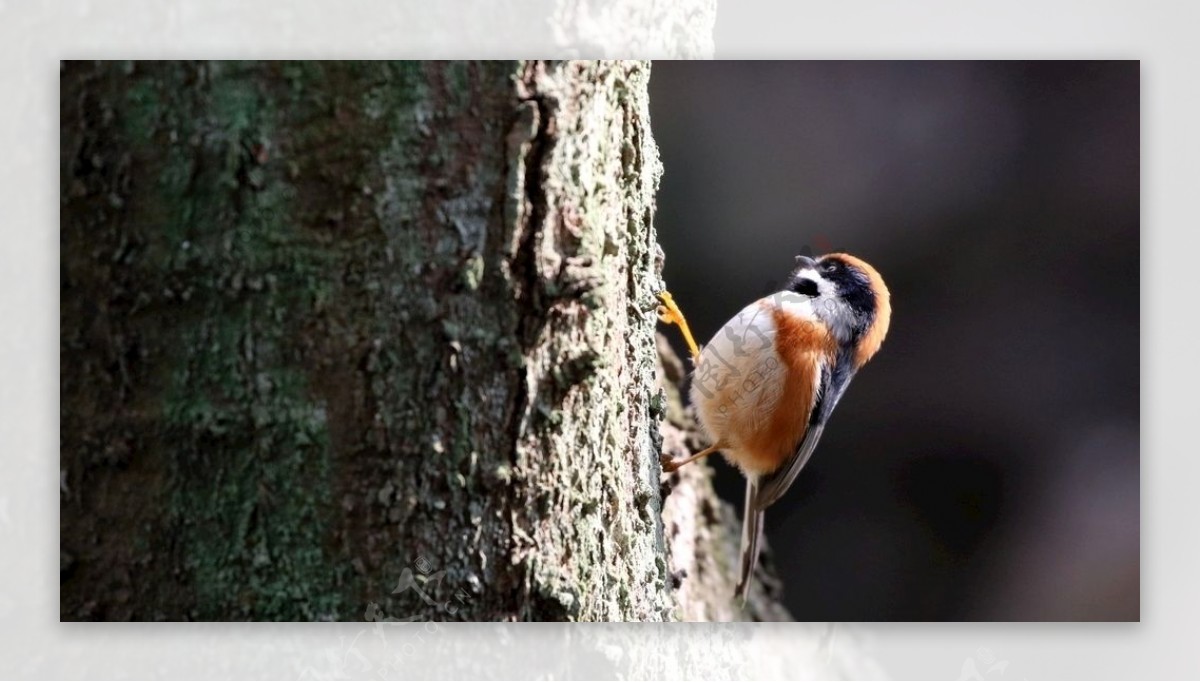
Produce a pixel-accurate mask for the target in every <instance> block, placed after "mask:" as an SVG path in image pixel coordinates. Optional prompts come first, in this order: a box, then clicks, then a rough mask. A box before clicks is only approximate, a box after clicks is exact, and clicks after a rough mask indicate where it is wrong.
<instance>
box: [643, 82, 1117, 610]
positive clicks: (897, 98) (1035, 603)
mask: <svg viewBox="0 0 1200 682" xmlns="http://www.w3.org/2000/svg"><path fill="white" fill-rule="evenodd" d="M651 115H652V123H653V129H654V136H655V138H656V140H657V141H658V145H659V148H660V150H661V155H662V160H663V164H664V166H665V175H664V177H663V180H662V188H661V191H660V193H659V199H658V206H659V209H658V213H657V215H656V224H657V227H658V231H659V238H660V241H661V242H662V245H663V249H664V250H665V252H666V255H667V260H666V269H665V272H664V277H665V279H666V282H667V285H668V287H669V288H670V289H671V290H672V292H673V293H674V294H675V297H676V299H677V300H678V301H679V303H680V306H681V307H682V309H683V311H684V313H685V314H687V315H688V318H689V320H690V322H691V325H692V328H693V330H694V331H695V332H696V334H697V337H698V339H699V340H701V342H703V341H704V340H707V339H708V338H709V337H711V336H712V334H713V333H714V332H716V331H717V329H719V328H720V326H721V324H723V323H724V322H725V320H727V319H728V318H729V317H730V316H732V315H733V314H734V313H736V312H737V311H738V310H739V309H740V308H741V307H742V306H743V305H745V304H746V303H748V302H749V301H751V300H753V299H755V298H757V297H759V296H762V295H765V294H767V293H770V292H772V291H774V290H776V289H777V288H778V287H779V286H780V285H781V283H782V281H783V279H784V277H785V276H786V275H787V273H788V271H789V268H790V266H791V263H792V257H793V256H794V255H795V254H796V253H799V252H801V251H802V250H803V249H804V248H805V247H808V248H809V249H811V250H813V251H815V252H817V253H823V252H828V251H832V250H837V251H848V252H851V253H854V254H856V255H859V256H861V257H863V258H864V259H866V260H867V261H869V262H870V263H872V264H873V265H875V266H876V267H877V268H878V269H879V270H880V272H882V273H883V275H884V278H885V279H886V280H887V282H888V285H889V287H890V288H891V291H892V301H893V307H894V317H893V322H892V326H891V332H890V334H889V336H888V339H887V341H886V343H885V344H884V347H883V350H882V351H881V352H880V354H879V355H878V356H877V357H876V359H875V360H874V361H873V362H872V363H871V364H870V365H868V366H867V367H866V368H865V369H864V370H863V371H862V372H860V373H859V375H858V377H857V378H856V379H855V381H854V383H853V384H852V386H851V388H850V389H849V391H848V392H847V394H846V397H845V398H844V399H843V400H842V402H841V403H840V404H839V406H838V410H837V412H836V413H835V414H834V416H833V419H832V421H831V423H830V426H829V428H827V429H826V432H825V435H824V437H823V439H822V443H821V445H820V446H819V447H818V449H817V452H816V455H815V456H814V458H813V460H812V462H811V463H810V464H809V465H808V467H807V468H806V470H805V471H804V472H803V473H802V474H801V476H800V477H799V479H798V481H797V483H796V485H795V486H794V487H793V489H792V490H791V491H790V492H789V493H788V495H787V496H786V497H785V498H784V499H783V500H781V501H780V502H779V503H778V504H777V505H776V506H775V507H773V508H772V509H771V511H770V512H769V513H768V514H767V536H768V539H769V542H770V544H771V546H772V548H773V550H774V560H775V564H776V568H777V570H778V571H779V573H780V575H781V576H783V578H784V581H785V586H786V587H785V590H786V601H787V605H788V607H789V608H790V609H791V611H792V613H793V614H794V615H795V617H796V618H798V619H800V620H931V619H935V620H955V619H966V620H1137V619H1138V618H1139V503H1138V494H1139V397H1138V393H1139V329H1138V322H1139V309H1138V301H1139V257H1138V254H1139V244H1138V238H1139V158H1138V157H1139V64H1138V62H1128V61H1127V62H780V63H774V62H757V63H750V62H655V64H654V66H653V75H652V78H651ZM672 340H673V341H674V342H676V344H677V346H676V347H677V349H678V350H680V351H681V352H682V350H683V347H682V343H679V339H678V338H677V335H675V334H672ZM716 466H717V467H718V469H719V471H718V478H719V481H718V483H719V489H720V492H721V494H722V495H723V496H724V497H726V498H727V499H729V500H731V501H733V502H735V503H736V504H737V505H738V508H739V509H740V504H741V497H742V489H743V483H742V480H741V477H740V476H739V475H738V474H737V472H736V471H734V470H733V469H731V468H730V467H729V466H727V465H726V464H725V463H724V462H723V461H722V462H719V463H717V464H716Z"/></svg>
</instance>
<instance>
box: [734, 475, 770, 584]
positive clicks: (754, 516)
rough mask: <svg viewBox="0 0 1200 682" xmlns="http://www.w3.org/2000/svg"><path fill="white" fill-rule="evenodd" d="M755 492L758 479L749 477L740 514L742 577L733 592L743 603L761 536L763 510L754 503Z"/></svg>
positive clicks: (756, 562) (756, 558) (755, 562)
mask: <svg viewBox="0 0 1200 682" xmlns="http://www.w3.org/2000/svg"><path fill="white" fill-rule="evenodd" d="M757 493H758V481H757V480H755V479H754V478H750V479H749V480H748V481H746V507H745V510H744V512H743V514H742V578H741V580H739V581H738V585H737V590H735V592H734V594H735V596H736V597H737V598H738V599H740V600H741V602H742V604H743V605H744V604H745V603H746V595H747V594H749V592H750V579H751V578H752V577H753V576H754V567H755V566H756V565H758V541H759V539H760V538H761V537H762V527H763V512H762V510H759V509H756V508H755V505H754V499H755V497H757Z"/></svg>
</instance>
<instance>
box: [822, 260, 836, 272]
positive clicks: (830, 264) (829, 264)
mask: <svg viewBox="0 0 1200 682" xmlns="http://www.w3.org/2000/svg"><path fill="white" fill-rule="evenodd" d="M837 267H838V262H837V261H835V260H827V261H825V262H824V263H821V271H822V272H833V271H835V270H837Z"/></svg>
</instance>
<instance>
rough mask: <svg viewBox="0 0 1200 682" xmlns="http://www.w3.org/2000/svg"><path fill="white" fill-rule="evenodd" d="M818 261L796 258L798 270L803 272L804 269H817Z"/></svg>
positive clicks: (801, 257)
mask: <svg viewBox="0 0 1200 682" xmlns="http://www.w3.org/2000/svg"><path fill="white" fill-rule="evenodd" d="M816 267H817V261H815V260H813V259H811V258H809V257H808V256H796V269H798V270H803V269H804V268H816Z"/></svg>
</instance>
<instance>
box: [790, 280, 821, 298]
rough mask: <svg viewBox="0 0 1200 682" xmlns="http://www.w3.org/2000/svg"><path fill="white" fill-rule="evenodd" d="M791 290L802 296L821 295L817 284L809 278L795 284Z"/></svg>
mask: <svg viewBox="0 0 1200 682" xmlns="http://www.w3.org/2000/svg"><path fill="white" fill-rule="evenodd" d="M791 289H792V291H794V292H795V293H797V294H800V295H801V296H816V295H817V294H818V293H820V292H819V291H818V290H817V283H816V282H814V281H812V280H811V279H808V278H807V277H806V278H802V279H799V280H797V281H796V282H794V283H793V284H792V287H791Z"/></svg>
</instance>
